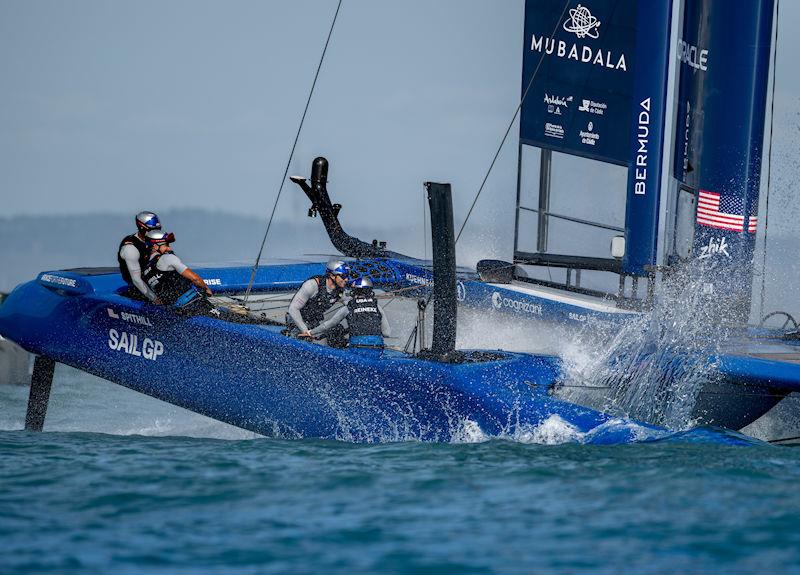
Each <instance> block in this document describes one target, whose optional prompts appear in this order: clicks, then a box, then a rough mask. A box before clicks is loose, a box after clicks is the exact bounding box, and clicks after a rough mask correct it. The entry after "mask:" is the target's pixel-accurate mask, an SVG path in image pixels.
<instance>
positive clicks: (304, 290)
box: [286, 260, 350, 347]
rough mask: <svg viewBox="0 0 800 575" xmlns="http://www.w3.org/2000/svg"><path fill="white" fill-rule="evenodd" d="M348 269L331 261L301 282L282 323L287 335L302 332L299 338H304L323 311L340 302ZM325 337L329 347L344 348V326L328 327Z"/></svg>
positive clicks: (319, 319)
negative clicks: (323, 272) (286, 329)
mask: <svg viewBox="0 0 800 575" xmlns="http://www.w3.org/2000/svg"><path fill="white" fill-rule="evenodd" d="M349 272H350V270H349V268H348V267H347V264H345V263H344V262H343V261H341V260H331V261H329V262H328V265H327V267H326V269H325V275H321V276H314V277H311V278H309V279H307V280H306V281H305V282H303V285H301V286H300V289H299V290H297V293H295V294H294V297H293V298H292V302H291V303H290V304H289V317H288V318H287V321H286V323H287V324H288V325H289V333H290V334H291V335H298V336H299V335H300V334H303V337H308V335H307V334H308V330H310V329H312V328H315V327H317V326H318V325H319V324H321V323H322V322H323V321H324V320H325V312H326V311H328V310H329V309H330V308H331V307H332V306H333V305H334V304H335V303H337V302H339V301H341V299H342V294H343V292H344V288H345V286H346V285H347V279H348V274H349ZM327 340H328V344H329V345H331V346H333V347H344V346H345V344H346V342H345V339H344V329H343V328H340V329H338V330H336V329H334V330H330V331H329V332H328V335H327Z"/></svg>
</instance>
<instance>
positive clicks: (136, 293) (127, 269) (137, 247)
mask: <svg viewBox="0 0 800 575" xmlns="http://www.w3.org/2000/svg"><path fill="white" fill-rule="evenodd" d="M134 221H135V222H136V230H137V231H136V233H135V234H131V235H129V236H125V237H124V238H122V241H121V242H120V243H119V248H117V263H118V264H119V273H121V274H122V279H124V280H125V281H126V282H127V283H128V291H127V293H126V294H125V295H127V296H128V297H130V298H133V299H145V298H146V299H148V300H150V301H152V302H154V303H161V302H160V301H159V300H158V297H157V296H156V294H155V293H154V292H153V290H151V289H150V288H149V287H148V286H147V283H145V281H144V280H143V279H142V270H144V266H146V265H147V261H148V260H149V259H150V246H149V245H148V244H147V241H146V240H145V237H144V236H145V234H146V233H147V232H149V231H150V230H160V229H161V220H159V219H158V216H157V215H156V214H154V213H153V212H139V213H138V214H136V218H135V220H134Z"/></svg>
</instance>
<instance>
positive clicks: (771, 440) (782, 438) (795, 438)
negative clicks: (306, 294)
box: [767, 435, 800, 443]
mask: <svg viewBox="0 0 800 575" xmlns="http://www.w3.org/2000/svg"><path fill="white" fill-rule="evenodd" d="M798 439H800V435H796V436H794V437H781V438H780V439H768V440H767V443H781V442H783V441H797V440H798Z"/></svg>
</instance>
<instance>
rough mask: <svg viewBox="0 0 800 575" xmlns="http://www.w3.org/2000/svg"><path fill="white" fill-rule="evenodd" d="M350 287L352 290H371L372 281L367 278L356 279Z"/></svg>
mask: <svg viewBox="0 0 800 575" xmlns="http://www.w3.org/2000/svg"><path fill="white" fill-rule="evenodd" d="M350 287H352V288H353V289H363V290H366V289H372V279H371V278H370V277H369V276H361V277H357V278H356V279H354V280H353V281H351V282H350Z"/></svg>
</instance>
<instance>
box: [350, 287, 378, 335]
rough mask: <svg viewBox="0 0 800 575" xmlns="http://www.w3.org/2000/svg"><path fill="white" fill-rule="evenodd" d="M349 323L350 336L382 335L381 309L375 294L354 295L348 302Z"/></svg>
mask: <svg viewBox="0 0 800 575" xmlns="http://www.w3.org/2000/svg"><path fill="white" fill-rule="evenodd" d="M347 309H348V310H349V312H350V313H348V314H347V325H348V330H347V331H348V332H349V333H350V338H351V340H352V338H353V337H359V336H364V335H378V336H379V335H382V332H381V318H382V317H383V315H382V314H381V310H380V309H378V300H377V298H376V297H375V295H374V294H372V293H370V294H369V295H358V296H353V299H351V300H350V301H349V302H347Z"/></svg>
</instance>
